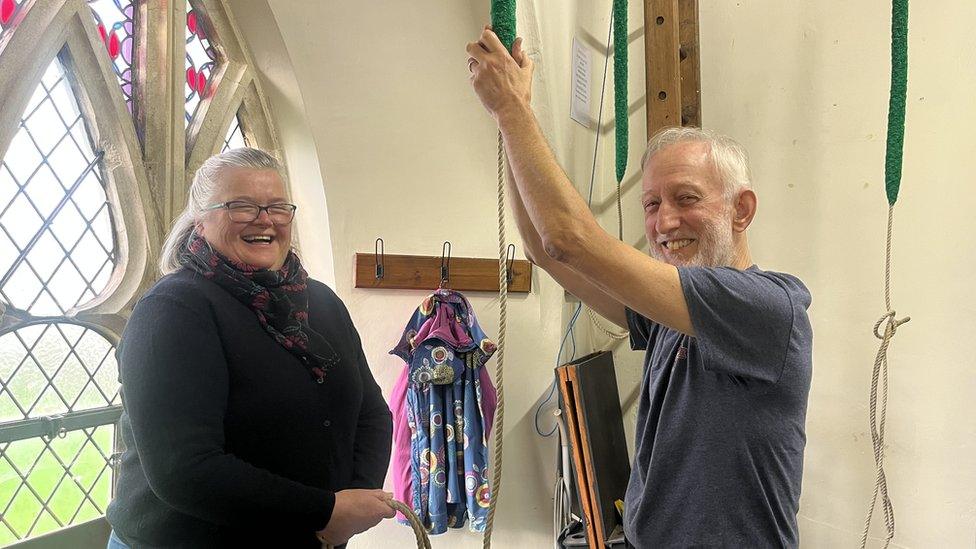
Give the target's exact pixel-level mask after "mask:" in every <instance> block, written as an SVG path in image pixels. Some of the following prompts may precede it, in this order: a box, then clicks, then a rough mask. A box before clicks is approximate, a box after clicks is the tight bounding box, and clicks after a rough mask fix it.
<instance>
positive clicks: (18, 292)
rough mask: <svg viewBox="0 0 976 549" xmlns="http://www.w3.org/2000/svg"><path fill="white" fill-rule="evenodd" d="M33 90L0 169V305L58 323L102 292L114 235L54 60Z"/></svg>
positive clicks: (100, 183)
mask: <svg viewBox="0 0 976 549" xmlns="http://www.w3.org/2000/svg"><path fill="white" fill-rule="evenodd" d="M113 1H114V0H113ZM37 90H38V92H37V93H35V97H39V99H38V100H37V101H32V102H33V103H35V104H34V105H33V107H32V108H30V109H28V110H27V111H26V112H25V113H24V116H23V118H22V119H21V124H20V129H19V130H18V132H17V133H16V135H15V136H14V138H13V140H12V142H11V145H10V148H8V150H7V152H6V154H5V155H4V157H3V161H2V162H0V261H2V262H0V299H2V300H3V301H5V302H7V303H10V304H12V305H13V306H15V307H17V308H19V309H24V310H26V311H28V312H29V313H31V314H34V315H39V316H55V315H63V314H66V313H69V312H70V311H72V310H74V309H75V308H76V307H78V306H79V305H82V304H84V303H85V302H87V301H90V300H91V299H93V298H94V297H96V296H97V295H98V294H99V293H100V292H102V291H103V290H104V289H105V287H106V285H107V284H108V280H109V278H110V276H109V275H110V274H111V271H112V268H114V265H115V260H116V257H115V256H116V251H115V250H116V247H115V231H114V230H113V225H112V215H111V210H110V208H108V205H107V204H108V202H107V200H108V199H107V195H106V192H105V178H104V176H103V175H102V171H101V166H100V163H99V162H100V160H99V158H100V156H99V155H96V154H95V153H94V151H92V149H91V142H90V139H89V136H88V134H87V131H86V128H85V121H84V119H83V117H82V115H81V112H80V110H79V109H78V104H77V101H76V100H75V97H74V94H73V92H72V90H71V86H70V84H69V82H68V80H67V79H66V77H65V75H64V71H63V68H62V66H61V63H60V62H59V61H58V60H57V59H55V60H54V61H52V62H51V64H50V65H49V66H48V69H47V70H46V71H45V73H44V77H43V78H42V79H41V83H40V84H39V85H38V87H37ZM11 246H12V248H11ZM106 263H107V264H108V267H107V268H106ZM106 270H107V271H108V272H107V273H106Z"/></svg>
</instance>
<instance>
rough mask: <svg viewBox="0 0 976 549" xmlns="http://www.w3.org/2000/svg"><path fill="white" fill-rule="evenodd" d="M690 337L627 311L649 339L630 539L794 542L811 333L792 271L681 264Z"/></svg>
mask: <svg viewBox="0 0 976 549" xmlns="http://www.w3.org/2000/svg"><path fill="white" fill-rule="evenodd" d="M678 272H679V275H680V278H681V287H682V290H683V291H684V296H685V300H686V301H687V302H688V311H689V313H690V314H691V322H692V325H693V326H694V328H695V334H696V335H695V337H690V336H687V335H684V334H681V333H679V332H676V331H674V330H672V329H670V328H666V327H664V326H661V325H660V324H657V323H656V322H653V321H651V320H648V319H647V318H645V317H643V316H641V315H639V314H637V313H635V312H634V311H631V310H630V309H628V310H627V320H628V324H629V325H630V342H631V347H632V348H633V349H635V350H637V349H641V350H643V349H646V350H647V353H646V355H645V358H644V380H643V383H642V386H641V392H640V403H639V407H638V413H637V432H636V437H635V438H636V446H637V447H636V455H635V457H634V465H633V469H632V470H631V474H630V483H629V485H628V487H627V495H626V500H625V517H624V523H625V532H626V535H627V539H628V541H629V542H630V543H631V544H632V545H634V546H635V547H639V548H641V549H644V548H665V547H735V548H740V547H749V548H759V547H796V546H798V544H799V539H798V532H797V527H796V512H797V509H798V507H799V500H800V478H801V476H802V473H803V448H804V446H805V444H806V434H805V432H804V422H805V418H806V410H807V395H808V393H809V391H810V375H811V370H812V359H811V354H812V344H813V333H812V331H811V328H810V321H809V319H808V317H807V312H806V310H807V307H809V305H810V293H809V291H808V290H807V289H806V287H805V286H804V285H803V283H802V282H800V280H799V279H797V278H796V277H793V276H791V275H787V274H782V273H774V272H768V271H762V270H760V269H758V268H757V267H756V266H752V267H750V268H749V269H746V270H738V269H732V268H727V267H720V268H705V267H687V268H684V267H683V268H679V270H678Z"/></svg>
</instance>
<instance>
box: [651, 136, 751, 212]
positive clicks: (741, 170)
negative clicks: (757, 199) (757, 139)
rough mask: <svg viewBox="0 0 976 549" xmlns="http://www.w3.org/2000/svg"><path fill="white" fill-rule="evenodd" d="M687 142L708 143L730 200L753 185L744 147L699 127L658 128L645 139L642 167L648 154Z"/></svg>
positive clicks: (709, 150)
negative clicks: (652, 134) (648, 138)
mask: <svg viewBox="0 0 976 549" xmlns="http://www.w3.org/2000/svg"><path fill="white" fill-rule="evenodd" d="M689 142H690V143H705V144H706V145H708V156H709V158H711V160H712V164H713V165H714V166H715V171H716V172H717V173H718V176H719V179H720V180H721V181H722V185H723V186H724V188H725V197H726V198H727V199H728V200H732V199H733V198H734V197H735V195H736V194H737V193H738V192H739V191H741V190H743V189H751V188H752V172H751V170H750V169H749V155H748V154H747V153H746V149H745V147H743V146H742V145H740V144H739V143H738V142H737V141H736V140H734V139H732V138H731V137H728V136H726V135H722V134H720V133H717V132H714V131H712V130H704V129H702V128H695V127H681V128H676V127H672V128H664V129H662V130H659V131H658V132H657V133H655V134H654V136H653V137H651V139H650V141H648V142H647V149H645V150H644V156H643V157H642V158H641V170H642V171H643V170H645V169H647V163H648V162H650V161H651V158H653V157H654V155H655V154H657V153H659V152H660V151H661V150H662V149H664V148H665V147H668V146H671V145H674V144H677V143H689Z"/></svg>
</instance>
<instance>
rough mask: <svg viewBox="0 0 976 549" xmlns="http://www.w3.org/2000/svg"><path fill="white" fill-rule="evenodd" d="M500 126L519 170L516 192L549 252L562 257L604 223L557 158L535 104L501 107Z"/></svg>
mask: <svg viewBox="0 0 976 549" xmlns="http://www.w3.org/2000/svg"><path fill="white" fill-rule="evenodd" d="M498 127H499V129H500V130H501V132H502V136H503V138H504V141H505V150H506V153H507V155H508V159H509V163H510V167H511V170H512V172H513V174H514V178H513V179H514V184H515V187H516V189H514V191H516V192H513V193H512V194H516V193H517V194H518V196H519V197H521V201H522V204H524V209H525V213H526V215H527V217H528V221H530V222H531V223H530V224H531V226H532V228H533V231H534V232H536V234H537V235H538V236H539V239H540V243H541V244H542V246H543V247H544V252H545V253H547V254H548V255H550V256H553V257H554V258H557V259H560V256H565V255H566V254H572V253H574V250H573V249H572V248H573V247H574V246H578V245H581V244H582V242H581V239H583V235H586V234H588V233H587V232H588V231H593V230H599V225H598V224H597V223H596V220H595V219H594V218H593V215H592V214H591V213H590V211H589V208H587V206H586V203H585V202H584V201H583V198H582V197H581V196H580V195H579V193H578V192H577V191H576V189H575V188H574V187H573V185H572V183H570V181H569V178H567V177H566V174H565V173H564V172H563V170H562V168H560V167H559V164H558V163H557V162H556V158H555V156H554V155H553V153H552V150H551V149H550V147H549V144H548V143H547V142H546V140H545V137H544V136H543V134H542V131H541V129H540V128H539V125H538V122H536V119H535V116H534V115H533V114H532V111H531V109H530V108H529V107H528V106H520V107H518V108H513V109H511V110H508V111H506V112H503V113H499V116H498ZM513 204H514V202H513ZM516 213H517V212H516ZM516 220H517V221H518V217H517V216H516ZM523 237H524V235H523Z"/></svg>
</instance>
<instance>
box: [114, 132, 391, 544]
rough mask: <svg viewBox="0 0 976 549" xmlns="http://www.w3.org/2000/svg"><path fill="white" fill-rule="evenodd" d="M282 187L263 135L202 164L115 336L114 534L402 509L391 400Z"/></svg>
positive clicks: (323, 530)
mask: <svg viewBox="0 0 976 549" xmlns="http://www.w3.org/2000/svg"><path fill="white" fill-rule="evenodd" d="M286 196H287V195H286V191H285V185H284V182H283V181H282V177H281V166H280V165H279V164H278V162H277V161H276V160H275V159H274V158H272V157H271V156H269V155H268V154H267V153H264V152H262V151H259V150H256V149H246V148H245V149H236V150H232V151H229V152H226V153H223V154H220V155H217V156H214V157H212V158H210V159H209V160H207V161H206V162H205V163H204V164H203V166H201V167H200V169H199V170H198V171H197V173H196V177H195V178H194V181H193V185H192V187H191V188H190V196H189V202H188V204H187V206H186V209H185V210H184V211H183V213H182V214H181V215H180V216H179V218H178V219H177V221H176V223H175V224H174V227H173V230H172V232H171V233H170V235H169V237H168V238H167V239H166V243H165V245H164V247H163V253H162V257H161V259H160V267H161V270H162V272H163V274H164V275H165V276H164V277H163V278H162V279H160V280H159V282H158V283H156V285H155V286H153V287H152V289H150V290H149V291H148V292H147V293H146V294H145V295H144V296H143V297H142V299H141V300H140V301H139V303H138V304H137V305H136V307H135V310H134V311H133V312H132V317H131V318H130V320H129V323H128V326H127V327H126V329H125V333H124V334H123V336H122V342H121V343H120V345H119V350H118V358H119V371H120V376H121V381H122V396H123V404H124V412H123V414H122V418H121V420H120V429H121V434H122V439H123V441H124V442H125V447H126V450H125V453H124V454H123V455H122V461H121V465H120V467H119V469H118V473H119V476H118V485H117V490H116V497H115V499H114V500H113V501H112V503H111V505H109V509H108V520H109V522H110V523H111V524H112V527H113V532H112V537H111V538H110V540H109V547H110V548H111V547H126V546H131V547H224V546H235V547H319V546H320V545H321V544H322V543H326V544H332V545H340V544H343V543H345V542H346V541H347V540H348V539H349V538H350V537H351V536H352V535H354V534H356V533H359V532H362V531H364V530H366V529H368V528H370V527H372V526H374V525H376V524H377V523H378V522H379V521H380V520H381V519H383V518H388V517H392V516H393V515H394V512H393V510H392V509H391V508H390V506H389V505H388V501H389V499H390V498H391V497H392V495H391V494H389V493H386V492H383V491H382V490H379V489H378V488H380V487H381V486H382V485H383V479H384V476H385V474H386V470H387V465H388V463H389V457H390V444H391V433H392V425H391V418H390V412H389V409H388V408H387V405H386V402H385V401H384V400H383V396H382V394H381V393H380V389H379V387H378V386H377V385H376V382H375V381H374V380H373V376H372V374H371V373H370V370H369V366H368V365H367V364H366V358H365V356H364V355H363V351H362V346H361V343H360V340H359V335H358V333H357V332H356V329H355V327H354V326H353V323H352V320H351V319H350V317H349V313H348V311H347V310H346V308H345V306H344V305H343V304H342V302H341V301H340V300H339V298H338V297H336V295H335V293H333V292H332V290H330V289H329V288H328V287H327V286H325V285H324V284H322V283H319V282H317V281H315V280H310V279H309V278H308V275H307V273H306V272H305V270H304V269H303V268H302V264H301V261H300V260H299V258H298V256H297V255H296V254H295V252H294V250H293V249H292V246H291V226H292V225H291V223H292V220H293V219H294V216H295V208H296V207H295V205H294V204H289V203H288V201H287V198H286Z"/></svg>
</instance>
